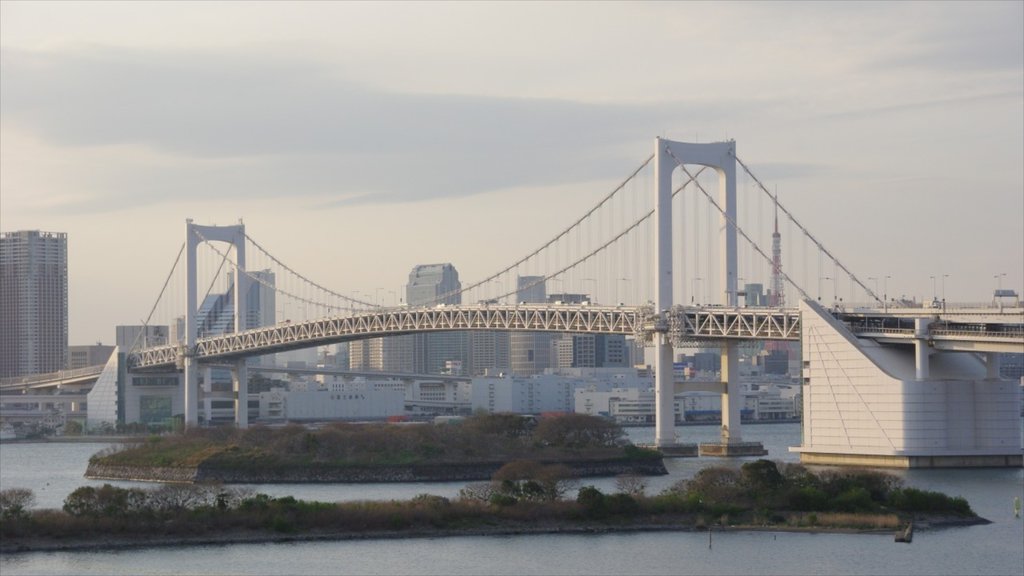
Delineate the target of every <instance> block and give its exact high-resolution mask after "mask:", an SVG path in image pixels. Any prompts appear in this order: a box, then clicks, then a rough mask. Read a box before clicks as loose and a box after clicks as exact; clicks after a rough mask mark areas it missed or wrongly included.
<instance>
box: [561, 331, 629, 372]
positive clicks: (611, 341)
mask: <svg viewBox="0 0 1024 576" xmlns="http://www.w3.org/2000/svg"><path fill="white" fill-rule="evenodd" d="M551 365H552V368H559V369H561V368H625V367H626V366H628V365H629V364H628V355H627V353H626V337H625V336H623V335H621V334H559V335H556V336H553V340H552V344H551Z"/></svg>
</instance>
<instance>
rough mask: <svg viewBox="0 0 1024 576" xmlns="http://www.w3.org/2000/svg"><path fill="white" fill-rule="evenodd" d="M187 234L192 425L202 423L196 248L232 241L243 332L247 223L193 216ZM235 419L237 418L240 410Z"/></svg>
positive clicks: (186, 358) (186, 365)
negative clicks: (208, 222)
mask: <svg viewBox="0 0 1024 576" xmlns="http://www.w3.org/2000/svg"><path fill="white" fill-rule="evenodd" d="M185 238H186V240H185V276H186V278H185V284H186V291H187V295H186V305H185V343H184V350H183V351H182V353H181V357H182V359H183V370H184V373H185V426H186V427H187V428H191V427H195V426H198V425H199V381H198V378H197V374H196V361H195V358H194V352H195V346H196V340H197V339H198V337H199V325H198V323H197V322H198V319H197V317H196V314H197V313H198V304H199V302H198V286H197V285H196V282H197V276H198V275H197V272H196V251H197V249H198V247H199V244H200V243H201V242H225V243H227V244H230V245H231V247H232V248H234V250H235V267H234V294H233V296H234V303H235V306H234V313H235V325H234V330H235V332H241V331H242V330H245V329H246V328H248V326H247V325H246V315H247V314H246V303H245V297H246V294H247V293H248V288H249V282H248V276H247V275H246V274H245V225H244V224H242V223H238V224H235V225H232V226H200V225H199V224H194V223H193V222H192V219H191V218H190V219H188V220H186V222H185ZM245 377H246V374H245V371H244V370H243V371H242V373H241V376H240V378H242V379H244V378H245ZM207 382H209V378H207ZM240 388H242V389H246V390H247V389H248V386H247V385H244V384H241V385H240ZM246 401H247V400H246ZM236 409H237V405H236ZM235 419H236V422H237V421H238V415H237V414H236V417H235Z"/></svg>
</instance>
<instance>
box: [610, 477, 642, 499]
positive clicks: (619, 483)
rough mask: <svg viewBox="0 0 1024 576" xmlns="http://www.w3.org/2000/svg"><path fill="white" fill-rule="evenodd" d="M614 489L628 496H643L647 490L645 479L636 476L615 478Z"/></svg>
mask: <svg viewBox="0 0 1024 576" xmlns="http://www.w3.org/2000/svg"><path fill="white" fill-rule="evenodd" d="M615 489H616V490H618V491H619V492H621V493H623V494H629V495H630V496H634V497H636V496H643V495H644V491H646V490H647V479H646V478H644V477H643V476H637V475H636V474H620V475H619V476H616V477H615Z"/></svg>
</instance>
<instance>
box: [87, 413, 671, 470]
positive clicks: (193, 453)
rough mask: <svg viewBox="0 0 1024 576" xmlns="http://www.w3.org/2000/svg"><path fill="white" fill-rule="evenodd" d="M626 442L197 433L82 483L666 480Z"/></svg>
mask: <svg viewBox="0 0 1024 576" xmlns="http://www.w3.org/2000/svg"><path fill="white" fill-rule="evenodd" d="M625 436H626V435H625V432H624V430H623V429H622V427H621V426H619V425H618V424H616V423H615V422H613V421H611V420H609V419H606V418H601V417H597V416H589V415H586V414H554V415H548V416H544V417H540V418H536V419H535V418H526V417H523V416H521V415H518V414H507V413H504V414H503V413H499V414H489V413H480V414H476V415H473V416H469V417H466V418H462V419H450V420H445V421H442V422H440V423H432V422H430V423H426V422H425V423H400V424H396V423H359V424H355V423H330V424H326V425H323V426H321V427H318V428H310V427H306V426H299V425H294V424H293V425H287V426H283V427H268V426H255V427H252V428H248V429H244V430H240V429H235V428H231V427H223V428H196V429H191V430H188V431H185V432H183V433H179V434H172V435H163V436H152V437H150V438H149V439H147V440H146V441H143V442H133V443H126V444H124V445H122V446H118V447H115V448H113V449H112V450H110V451H108V452H104V453H101V454H97V455H96V456H94V457H93V458H91V459H90V461H89V466H88V469H87V470H86V474H85V475H86V477H87V478H91V479H104V480H141V481H154V482H219V483H226V484H231V483H244V484H261V483H299V482H443V481H471V480H487V479H490V478H491V477H492V476H493V475H494V474H495V473H496V472H497V471H498V470H499V469H500V468H501V467H502V466H504V465H505V464H508V463H509V462H512V461H516V460H533V461H537V462H540V463H543V464H560V465H563V466H565V467H566V468H567V469H568V471H569V473H571V474H572V475H573V476H576V477H588V476H616V475H619V474H638V475H658V474H667V473H668V472H667V471H666V470H665V465H664V462H663V461H662V454H661V453H660V452H658V451H656V450H650V449H644V448H640V447H637V446H634V445H633V444H632V443H629V442H627V441H626V440H625Z"/></svg>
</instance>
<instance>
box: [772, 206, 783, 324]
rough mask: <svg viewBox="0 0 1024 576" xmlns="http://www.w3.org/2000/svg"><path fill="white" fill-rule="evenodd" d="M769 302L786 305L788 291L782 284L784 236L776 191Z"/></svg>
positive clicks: (774, 305) (773, 304)
mask: <svg viewBox="0 0 1024 576" xmlns="http://www.w3.org/2000/svg"><path fill="white" fill-rule="evenodd" d="M769 304H771V306H772V307H774V308H781V307H783V306H785V305H786V291H785V288H784V287H783V284H782V236H781V235H780V234H779V194H778V192H776V193H775V232H772V296H771V298H770V299H769Z"/></svg>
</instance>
